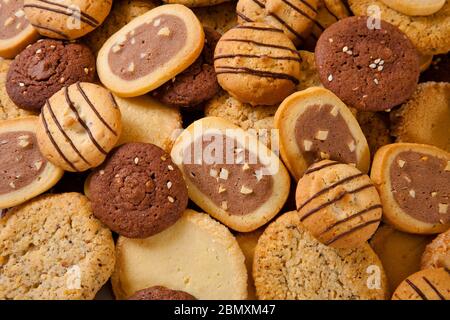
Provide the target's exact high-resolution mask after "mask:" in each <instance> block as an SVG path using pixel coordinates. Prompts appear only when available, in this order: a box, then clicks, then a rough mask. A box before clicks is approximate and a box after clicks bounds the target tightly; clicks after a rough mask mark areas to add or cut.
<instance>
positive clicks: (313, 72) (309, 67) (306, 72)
mask: <svg viewBox="0 0 450 320" xmlns="http://www.w3.org/2000/svg"><path fill="white" fill-rule="evenodd" d="M298 53H299V54H300V59H301V61H302V62H301V64H300V78H299V79H298V80H299V83H298V85H297V90H298V91H301V90H305V89H308V88H311V87H322V82H320V77H319V73H318V72H317V67H316V61H315V58H314V53H313V52H309V51H305V50H299V51H298Z"/></svg>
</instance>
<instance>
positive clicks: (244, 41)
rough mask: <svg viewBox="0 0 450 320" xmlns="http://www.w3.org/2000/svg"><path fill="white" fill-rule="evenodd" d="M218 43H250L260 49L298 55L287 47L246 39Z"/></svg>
mask: <svg viewBox="0 0 450 320" xmlns="http://www.w3.org/2000/svg"><path fill="white" fill-rule="evenodd" d="M220 41H229V42H242V43H251V44H254V45H256V46H260V47H266V48H274V49H281V50H287V51H290V52H293V53H295V54H296V55H299V53H298V52H297V51H296V50H294V49H291V48H289V47H285V46H279V45H276V44H268V43H264V42H259V41H254V40H247V39H220Z"/></svg>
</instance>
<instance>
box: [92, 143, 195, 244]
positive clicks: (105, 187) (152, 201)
mask: <svg viewBox="0 0 450 320" xmlns="http://www.w3.org/2000/svg"><path fill="white" fill-rule="evenodd" d="M88 189H89V198H90V200H91V201H92V207H93V210H94V214H95V216H96V217H97V218H98V219H100V220H101V221H102V222H103V223H104V224H106V225H107V226H108V227H109V228H110V229H112V230H113V231H115V232H117V233H118V234H120V235H122V236H125V237H127V238H147V237H149V236H152V235H154V234H156V233H159V232H161V231H163V230H165V229H166V228H168V227H170V226H171V225H172V224H174V223H175V222H176V221H177V220H178V219H179V218H180V217H181V215H182V213H183V211H184V210H185V209H186V207H187V203H188V195H187V188H186V184H185V182H184V180H183V176H182V174H181V172H180V170H179V169H178V167H177V166H176V165H175V164H174V163H173V162H172V160H171V159H170V156H169V155H168V154H166V153H165V151H164V150H162V149H161V148H159V147H157V146H155V145H153V144H148V143H127V144H123V145H121V146H120V147H118V148H116V149H114V150H113V151H112V152H111V153H110V155H109V157H108V159H107V160H106V161H105V162H104V163H103V164H102V165H101V166H100V167H98V168H97V169H96V170H95V171H94V172H93V174H92V176H91V178H90V180H89V182H88Z"/></svg>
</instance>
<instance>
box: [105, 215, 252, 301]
mask: <svg viewBox="0 0 450 320" xmlns="http://www.w3.org/2000/svg"><path fill="white" fill-rule="evenodd" d="M116 254H117V263H116V267H115V271H114V274H113V276H112V279H111V280H112V286H113V290H114V294H115V296H116V298H117V299H126V298H128V297H129V296H131V295H132V294H134V293H135V292H136V291H138V290H141V289H144V288H147V287H151V286H164V287H167V288H171V289H172V290H182V291H184V292H187V293H189V294H191V295H193V296H194V297H196V298H197V299H199V300H205V299H211V300H222V299H225V300H239V299H246V298H247V271H246V269H245V263H244V255H243V254H242V251H241V249H240V248H239V245H238V243H237V242H236V239H235V238H234V237H233V235H232V234H231V233H230V231H229V230H228V229H227V228H226V227H224V226H223V225H221V224H220V223H218V222H217V221H215V220H213V219H212V218H211V217H209V216H208V215H207V214H203V213H198V212H195V211H193V210H186V211H185V212H184V214H183V216H182V217H181V218H180V219H179V220H178V221H177V222H176V223H175V224H174V225H173V226H172V227H170V228H168V229H166V230H165V231H163V232H161V233H159V234H157V235H155V236H152V237H149V238H146V239H128V238H124V237H120V238H119V240H118V242H117V251H116Z"/></svg>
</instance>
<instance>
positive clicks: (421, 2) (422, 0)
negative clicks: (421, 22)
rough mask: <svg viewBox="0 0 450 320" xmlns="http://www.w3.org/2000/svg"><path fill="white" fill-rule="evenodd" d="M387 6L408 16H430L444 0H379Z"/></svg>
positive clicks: (438, 8) (440, 6)
mask: <svg viewBox="0 0 450 320" xmlns="http://www.w3.org/2000/svg"><path fill="white" fill-rule="evenodd" d="M381 1H383V3H384V4H385V5H387V6H388V7H390V8H392V9H394V10H396V11H398V12H400V13H403V14H406V15H408V16H430V15H432V14H435V13H436V12H438V11H439V10H441V9H442V7H443V6H444V4H445V1H446V0H381Z"/></svg>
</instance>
